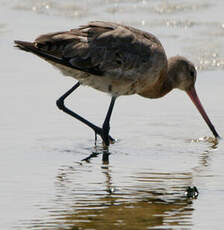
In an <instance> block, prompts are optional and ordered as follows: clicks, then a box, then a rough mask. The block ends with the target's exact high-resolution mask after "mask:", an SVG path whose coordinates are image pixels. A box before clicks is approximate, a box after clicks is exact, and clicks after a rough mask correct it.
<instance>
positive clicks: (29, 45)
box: [14, 40, 103, 76]
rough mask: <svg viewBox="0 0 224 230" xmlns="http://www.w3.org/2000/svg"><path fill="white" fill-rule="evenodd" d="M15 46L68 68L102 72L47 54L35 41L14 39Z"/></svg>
mask: <svg viewBox="0 0 224 230" xmlns="http://www.w3.org/2000/svg"><path fill="white" fill-rule="evenodd" d="M14 42H15V44H16V45H15V47H17V48H19V49H21V50H24V51H27V52H31V53H33V54H35V55H37V56H39V57H41V58H43V59H45V60H46V61H48V62H50V63H51V64H54V63H55V64H60V65H63V66H67V67H69V68H72V69H76V70H79V71H82V72H86V73H90V74H93V75H98V76H99V75H103V72H99V71H98V70H95V69H84V68H83V69H81V68H79V67H77V66H73V65H72V64H71V63H70V62H69V60H68V59H66V58H63V57H62V58H60V57H57V56H53V55H51V54H49V53H48V52H47V51H45V50H42V49H40V48H38V47H36V46H35V43H34V42H26V41H18V40H15V41H14Z"/></svg>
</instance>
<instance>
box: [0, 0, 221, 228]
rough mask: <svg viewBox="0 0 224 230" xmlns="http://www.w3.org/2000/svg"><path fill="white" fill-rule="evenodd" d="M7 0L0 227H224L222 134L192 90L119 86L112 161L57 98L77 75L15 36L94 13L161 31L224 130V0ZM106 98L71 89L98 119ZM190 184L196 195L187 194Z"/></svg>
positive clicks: (72, 102) (74, 100) (83, 110)
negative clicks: (188, 64)
mask: <svg viewBox="0 0 224 230" xmlns="http://www.w3.org/2000/svg"><path fill="white" fill-rule="evenodd" d="M0 3H1V9H0V14H1V21H0V38H1V39H0V48H1V51H2V55H1V56H2V65H1V67H0V75H1V77H0V81H1V83H0V85H1V90H0V98H1V105H2V106H1V119H0V127H1V131H0V135H1V136H0V138H1V139H0V142H1V144H0V158H1V161H0V174H1V179H0V188H1V189H0V207H1V208H0V213H1V215H0V218H1V222H0V229H207V230H210V229H222V227H223V210H224V208H223V207H224V201H223V200H224V199H223V198H224V182H223V176H224V168H223V162H224V156H223V152H224V144H223V140H221V141H220V142H219V143H215V142H214V140H213V138H212V134H211V132H210V130H209V129H208V128H207V126H206V124H205V122H204V121H203V120H202V118H201V117H200V115H199V114H198V112H197V111H196V108H195V107H194V105H193V104H192V102H191V101H190V99H189V98H188V97H187V95H185V94H184V92H181V91H179V90H174V91H173V92H171V93H170V94H169V95H167V96H166V97H164V98H162V99H158V100H148V99H144V98H142V97H140V96H128V97H120V98H119V99H118V101H117V102H116V105H115V108H114V113H113V116H112V121H111V135H112V136H113V137H115V138H117V139H118V141H117V142H116V143H115V144H114V145H111V147H110V149H109V152H110V155H109V162H105V161H104V162H103V161H102V156H103V150H102V146H101V140H100V139H99V140H98V142H97V146H96V147H95V146H94V133H93V132H92V131H91V130H89V129H88V128H87V127H85V126H83V125H82V124H80V123H79V122H78V121H75V120H74V119H72V118H71V117H69V116H67V115H66V114H64V113H62V112H61V111H59V110H58V109H57V107H56V105H55V102H56V99H57V98H58V97H60V96H61V95H62V94H63V93H64V92H65V91H66V90H67V89H69V88H70V87H71V86H72V85H73V84H74V83H75V81H74V79H71V78H66V77H63V76H62V75H61V74H60V73H59V72H58V71H57V70H55V69H54V68H53V67H51V66H50V65H49V64H48V63H45V62H44V61H42V60H40V59H39V58H37V57H35V56H34V55H31V54H28V53H25V52H21V51H19V50H17V49H15V48H14V47H13V40H14V39H19V40H33V39H34V38H35V37H36V36H38V35H39V34H41V33H45V32H51V31H60V30H65V29H69V28H72V27H76V26H78V25H80V24H85V23H86V22H88V21H90V20H96V19H97V20H107V21H117V22H122V23H125V24H129V25H132V26H135V27H138V28H142V29H144V30H147V31H150V32H153V33H154V34H155V35H157V37H159V38H160V40H161V42H162V43H163V45H164V48H165V49H166V51H167V55H168V56H173V55H176V54H181V55H183V56H186V57H187V58H189V59H190V60H192V61H193V62H195V64H196V66H197V68H198V77H197V83H196V88H197V91H198V94H199V97H200V98H201V101H202V104H203V105H204V107H205V109H206V111H207V112H208V114H209V117H210V118H211V120H212V122H213V123H214V125H215V127H216V128H217V131H218V132H219V133H220V135H221V136H223V135H224V126H223V114H224V107H223V101H224V96H223V85H224V78H223V76H224V72H223V69H224V45H223V35H224V26H223V25H224V16H223V8H224V6H223V3H222V1H216V3H211V2H209V1H199V0H197V1H193V0H192V1H187V2H184V1H178V2H173V1H166V2H165V3H164V1H156V2H155V1H137V0H136V1H133V2H132V3H130V2H129V1H116V2H114V1H101V0H98V1H95V0H94V1H87V0H86V1H83V2H82V4H78V3H77V4H74V3H73V1H66V3H61V2H59V1H56V0H55V1H45V2H43V1H40V0H39V1H34V0H32V1H26V0H22V1H12V2H8V1H3V0H1V1H0ZM133 14H134V15H135V17H133V16H132V15H133ZM109 102H110V98H109V96H108V95H106V94H104V93H101V92H98V91H96V90H94V89H91V88H88V87H80V89H79V90H77V92H75V93H74V94H73V95H72V96H71V97H70V98H68V100H66V104H67V105H68V107H70V108H72V109H74V110H75V111H78V112H79V113H80V114H82V115H83V116H84V117H86V118H88V119H90V120H91V121H93V122H94V123H96V124H98V125H100V124H101V123H102V122H103V120H104V116H105V113H106V111H107V107H108V105H109ZM92 153H95V155H96V157H94V158H91V159H90V160H89V161H82V159H84V158H86V157H88V156H89V155H91V154H92ZM188 186H196V187H197V188H198V190H199V196H198V198H197V199H189V198H187V197H186V196H185V194H184V193H185V190H186V188H187V187H188Z"/></svg>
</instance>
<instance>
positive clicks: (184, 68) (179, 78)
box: [168, 56, 219, 138]
mask: <svg viewBox="0 0 224 230" xmlns="http://www.w3.org/2000/svg"><path fill="white" fill-rule="evenodd" d="M168 76H169V79H170V81H171V84H172V86H173V88H178V89H181V90H184V91H185V92H186V93H187V94H188V96H189V97H190V98H191V100H192V102H193V103H194V104H195V106H196V107H197V109H198V111H199V112H200V114H201V115H202V117H203V118H204V120H205V122H206V123H207V125H208V126H209V128H210V130H211V131H212V133H213V134H214V136H215V137H216V138H219V135H218V133H217V132H216V130H215V127H214V126H213V125H212V123H211V121H210V119H209V117H208V115H207V114H206V112H205V110H204V108H203V106H202V104H201V102H200V100H199V98H198V96H197V93H196V90H195V86H194V85H195V81H196V76H197V71H196V69H195V67H194V64H193V63H192V62H190V61H189V60H187V59H186V58H184V57H181V56H176V57H171V58H169V61H168Z"/></svg>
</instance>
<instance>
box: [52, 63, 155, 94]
mask: <svg viewBox="0 0 224 230" xmlns="http://www.w3.org/2000/svg"><path fill="white" fill-rule="evenodd" d="M51 64H53V65H54V66H55V67H57V68H58V69H59V70H60V71H61V72H62V73H63V75H65V76H69V77H73V78H75V79H76V80H78V81H79V82H80V83H81V84H82V85H86V86H90V87H92V88H94V89H97V90H99V91H102V92H105V93H108V94H111V95H113V96H121V95H132V94H136V93H139V92H141V91H142V89H143V88H144V87H145V86H146V85H150V84H153V80H155V79H153V78H152V77H147V76H146V77H143V76H137V75H136V74H135V75H131V74H130V76H128V77H127V76H126V77H124V76H122V75H120V76H119V74H118V75H111V74H107V75H103V76H97V75H91V74H89V73H85V72H82V71H79V70H75V69H73V68H69V67H66V66H63V65H60V64H55V63H51Z"/></svg>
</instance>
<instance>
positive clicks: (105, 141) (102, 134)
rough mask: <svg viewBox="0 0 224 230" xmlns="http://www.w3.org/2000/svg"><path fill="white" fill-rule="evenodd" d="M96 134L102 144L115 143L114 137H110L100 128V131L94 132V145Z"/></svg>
mask: <svg viewBox="0 0 224 230" xmlns="http://www.w3.org/2000/svg"><path fill="white" fill-rule="evenodd" d="M97 135H99V136H100V137H101V138H102V141H103V146H104V147H108V146H109V145H110V144H114V143H115V139H114V138H113V137H111V136H110V135H109V134H108V133H106V132H105V131H104V130H103V129H100V132H99V131H98V132H95V145H96V142H97Z"/></svg>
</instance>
